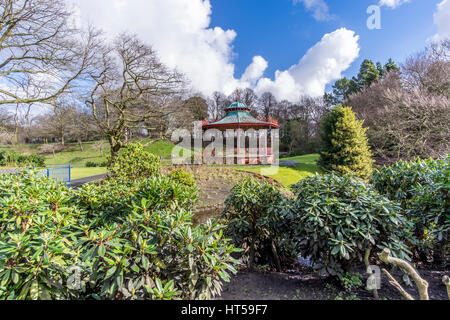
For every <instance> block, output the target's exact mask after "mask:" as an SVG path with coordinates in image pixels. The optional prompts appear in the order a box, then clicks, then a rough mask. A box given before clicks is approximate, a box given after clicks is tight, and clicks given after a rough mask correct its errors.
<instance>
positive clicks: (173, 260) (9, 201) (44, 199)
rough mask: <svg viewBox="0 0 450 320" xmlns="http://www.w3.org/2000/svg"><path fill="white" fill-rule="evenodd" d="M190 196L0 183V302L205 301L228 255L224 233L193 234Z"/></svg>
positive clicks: (146, 188) (153, 187)
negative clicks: (51, 300) (56, 300)
mask: <svg viewBox="0 0 450 320" xmlns="http://www.w3.org/2000/svg"><path fill="white" fill-rule="evenodd" d="M192 188H193V187H188V186H186V185H183V184H181V183H178V182H176V181H173V180H171V179H170V178H167V177H161V176H154V177H152V178H149V179H142V180H139V181H134V182H130V181H128V184H127V183H126V180H123V181H119V180H114V179H113V180H109V181H106V182H104V184H102V185H99V186H86V187H83V188H82V189H81V190H79V191H76V192H75V191H73V190H70V189H67V188H66V187H64V186H63V185H62V184H59V183H57V182H56V181H54V180H51V179H47V178H43V177H39V176H38V175H37V174H30V173H27V172H25V173H21V174H18V175H4V176H2V177H0V193H1V195H2V197H1V199H0V299H89V298H97V299H177V298H183V299H188V298H189V299H209V298H212V297H214V296H215V295H217V294H219V293H220V292H221V290H222V283H223V281H228V280H229V276H230V274H232V273H235V272H236V270H235V268H234V265H235V264H237V263H238V262H237V261H236V260H234V259H233V258H232V256H231V255H232V253H233V252H235V251H236V249H234V247H233V246H232V245H231V244H230V243H229V242H230V240H227V239H225V238H224V237H223V231H222V229H223V228H224V226H222V225H219V224H217V223H216V222H209V223H208V224H206V225H202V226H199V227H193V225H192V222H191V219H192V214H191V212H190V211H189V208H190V207H191V206H192V202H193V199H192ZM194 200H195V199H194ZM69 284H70V285H69Z"/></svg>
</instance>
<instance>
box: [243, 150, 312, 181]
mask: <svg viewBox="0 0 450 320" xmlns="http://www.w3.org/2000/svg"><path fill="white" fill-rule="evenodd" d="M318 159H319V155H318V154H308V155H304V156H297V157H291V158H284V159H281V160H287V161H297V162H298V164H297V165H296V166H295V167H293V168H287V167H280V168H278V172H276V173H275V172H274V173H272V172H267V171H266V170H265V169H266V168H267V167H244V168H239V169H238V170H244V171H250V172H254V173H259V174H262V175H264V176H268V177H270V178H273V179H275V180H277V181H278V182H280V183H281V184H282V185H284V186H285V187H288V186H290V185H292V184H295V183H297V182H298V181H299V180H301V179H304V178H306V177H307V176H309V175H312V174H314V173H317V172H320V169H319V166H318V165H317V160H318Z"/></svg>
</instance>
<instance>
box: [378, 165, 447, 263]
mask: <svg viewBox="0 0 450 320" xmlns="http://www.w3.org/2000/svg"><path fill="white" fill-rule="evenodd" d="M449 160H450V156H447V157H446V158H445V159H442V160H432V159H429V160H420V159H418V160H416V161H412V162H404V161H400V162H397V163H396V164H394V165H392V166H390V167H383V168H381V169H380V170H376V171H375V172H374V174H373V177H372V179H371V181H370V182H371V184H372V185H373V186H374V188H375V189H377V190H378V191H379V192H380V193H381V194H384V195H386V196H387V197H388V198H390V199H392V200H396V201H398V202H399V203H400V204H401V206H402V207H403V209H404V211H405V215H406V217H407V218H408V219H409V220H410V221H411V222H412V223H414V230H415V233H416V235H417V238H418V239H419V242H418V243H417V244H416V245H417V247H418V249H419V251H420V252H422V253H423V254H425V255H427V254H430V253H431V252H430V250H431V251H438V252H439V254H438V256H439V255H440V257H438V256H436V255H435V258H438V259H439V260H440V259H443V258H444V259H447V260H448V250H449V247H448V242H449V239H450V238H449V231H450V209H449V208H450V196H449V194H450V193H449V189H450V183H449V176H450V165H449V163H450V161H449ZM434 249H436V250H434ZM434 253H435V254H436V253H437V252H434Z"/></svg>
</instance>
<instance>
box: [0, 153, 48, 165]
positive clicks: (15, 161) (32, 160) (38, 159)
mask: <svg viewBox="0 0 450 320" xmlns="http://www.w3.org/2000/svg"><path fill="white" fill-rule="evenodd" d="M0 166H19V167H27V166H29V167H44V166H45V159H44V157H42V156H41V155H37V154H31V155H22V154H20V153H18V152H16V151H1V152H0Z"/></svg>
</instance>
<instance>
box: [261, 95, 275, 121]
mask: <svg viewBox="0 0 450 320" xmlns="http://www.w3.org/2000/svg"><path fill="white" fill-rule="evenodd" d="M259 107H260V113H261V115H262V116H263V117H264V118H265V119H269V118H270V117H272V116H273V114H274V112H275V110H276V109H277V107H278V101H277V99H276V98H275V96H274V95H273V94H272V93H270V92H264V93H263V94H262V95H261V97H260V98H259Z"/></svg>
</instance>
